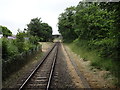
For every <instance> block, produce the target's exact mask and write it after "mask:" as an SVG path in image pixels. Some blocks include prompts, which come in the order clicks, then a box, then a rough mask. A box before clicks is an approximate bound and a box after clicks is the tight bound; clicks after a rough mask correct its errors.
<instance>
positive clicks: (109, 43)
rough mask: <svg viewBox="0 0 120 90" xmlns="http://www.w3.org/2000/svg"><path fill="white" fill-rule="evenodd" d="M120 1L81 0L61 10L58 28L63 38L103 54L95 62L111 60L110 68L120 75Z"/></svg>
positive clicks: (99, 54) (65, 40)
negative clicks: (97, 0) (86, 0)
mask: <svg viewBox="0 0 120 90" xmlns="http://www.w3.org/2000/svg"><path fill="white" fill-rule="evenodd" d="M119 16H120V2H79V4H78V5H77V6H71V7H68V8H66V9H65V11H64V12H63V13H61V14H60V16H59V18H58V20H59V22H58V28H59V32H60V33H61V35H62V37H63V41H64V42H74V43H75V42H76V43H77V46H78V47H83V48H86V49H87V51H95V52H96V53H97V55H98V56H99V57H100V58H102V59H103V60H102V61H99V60H96V62H95V64H96V63H97V62H98V63H97V65H100V63H101V62H111V67H110V64H109V63H108V64H109V68H108V67H107V64H106V65H105V63H103V64H104V66H105V67H107V70H111V71H112V72H113V73H116V74H115V75H117V76H118V77H119V73H120V72H119V68H120V62H119V60H120V57H119V55H120V17H119Z"/></svg>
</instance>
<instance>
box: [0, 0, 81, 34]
mask: <svg viewBox="0 0 120 90" xmlns="http://www.w3.org/2000/svg"><path fill="white" fill-rule="evenodd" d="M79 1H80V0H0V25H3V26H6V27H8V29H10V30H11V31H12V32H13V34H16V33H17V30H18V28H19V29H20V30H24V28H26V24H28V23H29V22H30V20H31V19H32V18H36V17H41V20H42V21H43V22H45V23H48V24H49V25H50V26H52V29H53V34H58V31H57V30H58V28H57V23H58V16H59V14H61V13H62V12H64V10H65V9H66V8H67V7H69V6H76V5H77V4H78V3H79Z"/></svg>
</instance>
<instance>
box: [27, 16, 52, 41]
mask: <svg viewBox="0 0 120 90" xmlns="http://www.w3.org/2000/svg"><path fill="white" fill-rule="evenodd" d="M27 27H28V28H27V31H28V32H29V33H30V35H33V36H36V37H38V38H39V40H40V41H49V40H50V39H52V28H51V26H49V25H48V24H47V23H42V21H41V18H33V19H31V21H30V23H29V24H28V25H27Z"/></svg>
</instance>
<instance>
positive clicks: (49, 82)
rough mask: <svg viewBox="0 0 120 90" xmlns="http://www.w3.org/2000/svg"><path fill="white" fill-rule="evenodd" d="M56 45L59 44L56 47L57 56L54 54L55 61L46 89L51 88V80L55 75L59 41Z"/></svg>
mask: <svg viewBox="0 0 120 90" xmlns="http://www.w3.org/2000/svg"><path fill="white" fill-rule="evenodd" d="M56 46H57V47H56V48H57V49H56V53H55V56H54V61H53V63H52V67H51V71H50V75H49V80H48V83H47V88H46V90H49V88H50V84H51V80H52V76H53V72H54V68H55V62H56V60H57V54H58V43H57V45H56Z"/></svg>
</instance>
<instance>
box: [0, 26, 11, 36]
mask: <svg viewBox="0 0 120 90" xmlns="http://www.w3.org/2000/svg"><path fill="white" fill-rule="evenodd" d="M0 29H2V33H3V36H4V37H8V36H12V32H11V31H10V30H9V29H8V28H7V27H4V26H1V25H0ZM0 32H1V31H0Z"/></svg>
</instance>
